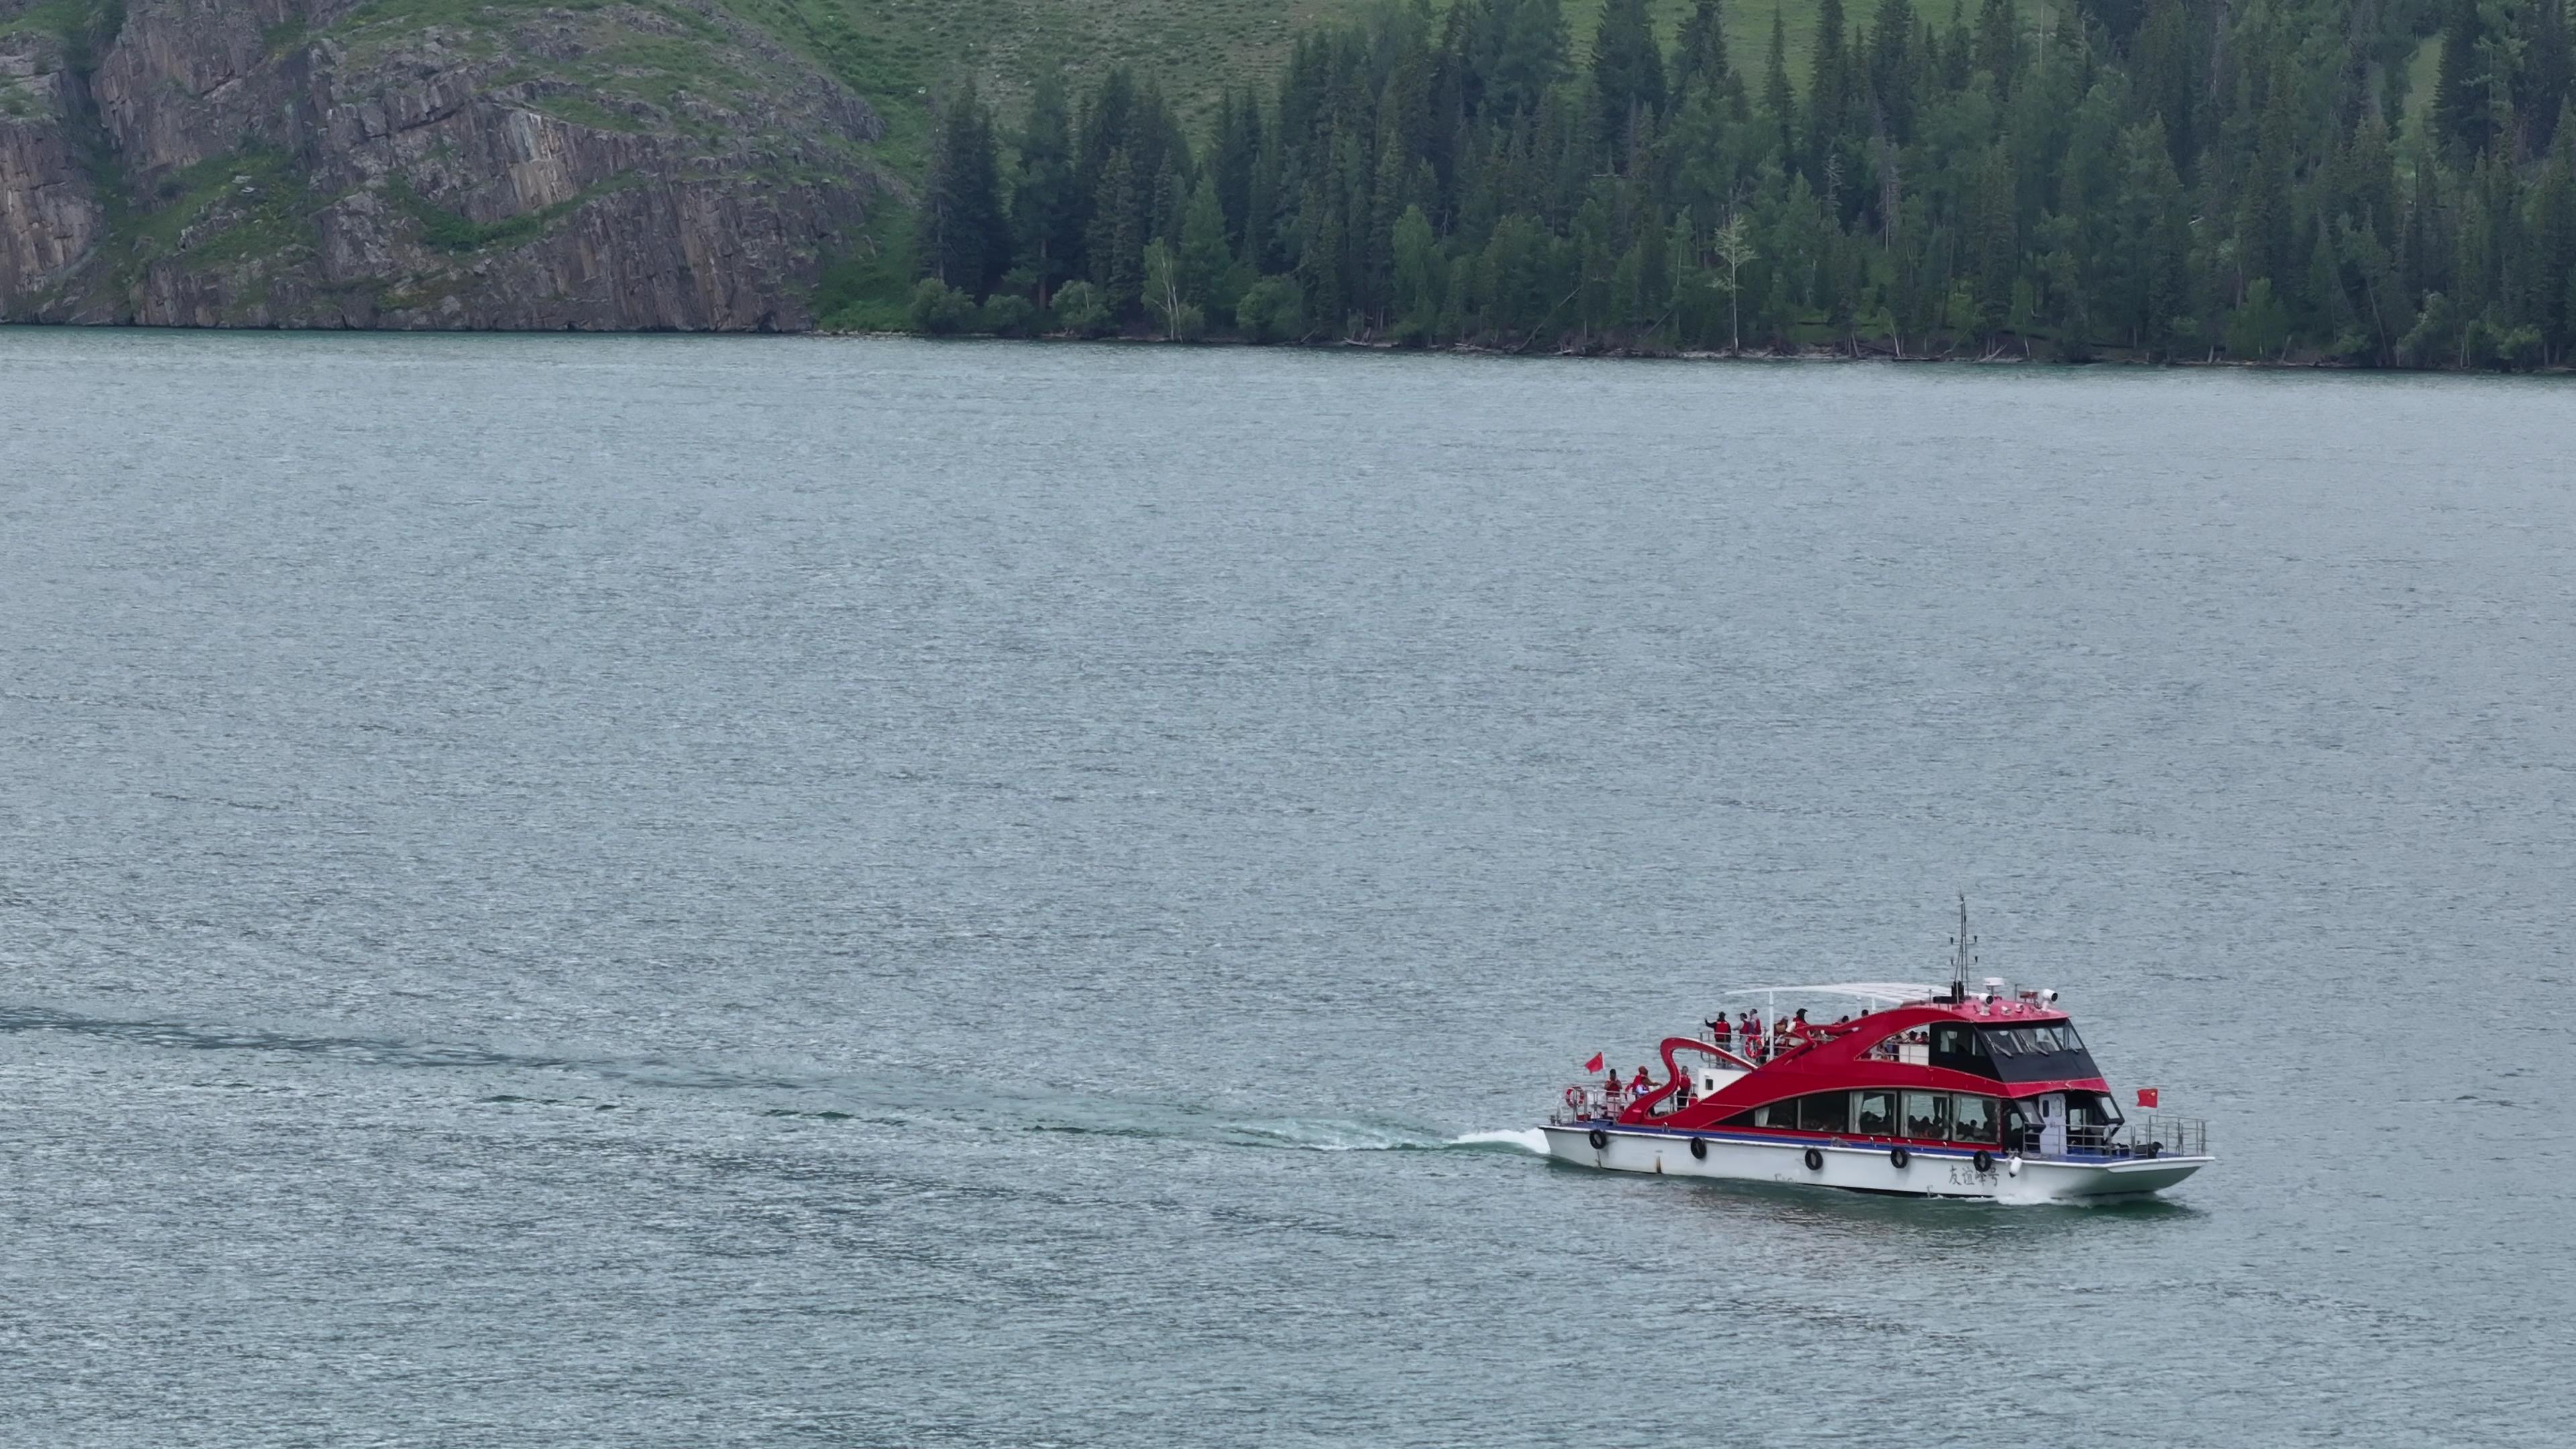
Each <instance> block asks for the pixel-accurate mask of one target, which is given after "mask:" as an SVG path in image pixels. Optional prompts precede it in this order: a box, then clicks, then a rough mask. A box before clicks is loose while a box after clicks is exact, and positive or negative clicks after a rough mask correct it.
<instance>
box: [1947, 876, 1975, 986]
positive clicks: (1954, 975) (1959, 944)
mask: <svg viewBox="0 0 2576 1449" xmlns="http://www.w3.org/2000/svg"><path fill="white" fill-rule="evenodd" d="M1975 944H1977V938H1976V937H1974V936H1971V935H1969V934H1968V893H1967V892H1966V891H1961V892H1960V893H1959V934H1957V935H1955V936H1953V937H1951V938H1950V945H1951V946H1952V947H1953V948H1954V949H1953V950H1952V951H1951V953H1950V1004H1951V1005H1953V1006H1955V1005H1957V1004H1959V1003H1960V1002H1963V1001H1965V1000H1967V999H1968V968H1969V967H1971V966H1974V965H1975V964H1977V958H1976V957H1974V956H1971V955H1969V954H1968V948H1969V947H1971V946H1974V945H1975Z"/></svg>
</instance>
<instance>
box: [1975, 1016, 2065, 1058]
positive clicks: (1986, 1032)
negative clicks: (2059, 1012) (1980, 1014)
mask: <svg viewBox="0 0 2576 1449" xmlns="http://www.w3.org/2000/svg"><path fill="white" fill-rule="evenodd" d="M1978 1035H1980V1036H1982V1037H1984V1038H1985V1040H1986V1051H1987V1053H1988V1054H1989V1055H1992V1056H1998V1057H2016V1056H2018V1057H2035V1056H2044V1055H2046V1054H2048V1053H2051V1052H2080V1051H2082V1050H2084V1038H2082V1037H2080V1036H2077V1035H2076V1034H2075V1026H2074V1024H2073V1023H2071V1022H2052V1023H2050V1024H2048V1025H2046V1026H1990V1027H1986V1028H1984V1029H1983V1030H1981V1031H1980V1032H1979V1033H1978Z"/></svg>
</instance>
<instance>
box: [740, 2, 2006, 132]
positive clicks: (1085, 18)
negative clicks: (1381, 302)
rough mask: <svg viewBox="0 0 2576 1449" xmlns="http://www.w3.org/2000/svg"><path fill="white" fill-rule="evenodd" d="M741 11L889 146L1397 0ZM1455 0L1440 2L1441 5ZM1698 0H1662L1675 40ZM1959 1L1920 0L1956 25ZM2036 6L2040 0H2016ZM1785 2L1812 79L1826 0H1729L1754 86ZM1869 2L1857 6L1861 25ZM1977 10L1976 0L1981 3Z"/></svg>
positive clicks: (1244, 64) (1269, 41) (1580, 8)
mask: <svg viewBox="0 0 2576 1449" xmlns="http://www.w3.org/2000/svg"><path fill="white" fill-rule="evenodd" d="M725 3H726V4H727V6H728V7H729V8H730V9H732V10H733V11H734V12H735V13H736V14H739V15H742V16H744V17H745V18H747V19H751V20H754V21H757V22H758V23H759V24H761V25H762V26H763V27H764V28H766V29H767V30H769V31H770V32H771V33H772V34H774V35H776V36H778V37H779V38H781V39H782V40H784V41H786V42H787V43H788V44H790V45H792V46H795V47H797V48H799V49H801V50H803V51H805V52H806V53H808V54H810V55H812V56H814V57H815V58H816V59H818V60H820V61H822V62H824V63H825V64H826V65H828V66H830V67H831V68H832V69H833V70H834V71H835V72H836V73H837V74H839V75H840V76H841V78H842V79H843V80H845V81H847V82H849V83H850V85H851V86H852V87H854V88H855V89H857V90H858V91H859V92H860V93H861V94H863V95H865V96H866V97H867V98H868V100H869V101H870V102H871V103H872V104H874V105H876V106H877V107H878V108H879V109H880V110H882V111H883V112H884V113H885V115H886V117H887V119H888V120H889V121H890V122H891V123H893V126H894V135H893V136H892V137H890V138H889V139H890V141H891V142H892V143H893V144H892V149H891V157H892V159H894V160H895V161H896V162H897V163H898V164H900V163H901V162H902V161H903V160H905V159H907V143H910V144H917V138H918V136H919V134H920V121H921V117H922V114H923V105H924V102H925V101H926V100H927V98H928V94H929V92H930V91H931V89H933V88H934V87H938V86H944V85H948V84H953V83H954V82H956V81H957V80H959V79H960V78H964V77H971V78H972V79H973V80H974V82H975V84H976V87H977V89H978V90H980V91H981V92H982V93H983V94H984V96H985V98H986V99H988V100H991V101H994V102H996V103H998V106H999V109H1000V111H1001V113H1002V114H1003V116H1004V117H1005V118H1006V119H1007V118H1010V117H1011V116H1013V115H1014V113H1015V112H1016V110H1017V108H1018V104H1019V102H1020V100H1021V98H1022V97H1023V96H1025V95H1026V94H1027V91H1028V85H1029V81H1030V79H1031V78H1032V77H1034V76H1035V75H1036V74H1038V72H1039V71H1040V70H1041V69H1043V68H1044V67H1045V66H1047V65H1049V64H1051V63H1052V64H1056V65H1061V66H1062V67H1063V68H1064V70H1065V72H1066V74H1067V75H1068V76H1069V77H1071V78H1073V79H1074V80H1075V81H1076V82H1077V88H1078V84H1079V82H1080V80H1081V79H1082V78H1084V77H1087V76H1092V75H1097V74H1099V73H1100V72H1102V71H1104V70H1107V69H1108V68H1110V67H1111V66H1116V65H1127V66H1132V67H1134V68H1135V69H1136V70H1137V71H1139V72H1140V73H1143V74H1145V75H1149V76H1152V77H1154V78H1155V79H1157V80H1159V81H1160V82H1161V83H1162V85H1163V87H1164V89H1165V91H1166V92H1168V93H1169V94H1170V95H1171V97H1172V98H1173V100H1174V102H1175V103H1176V104H1177V105H1178V106H1179V108H1180V109H1181V111H1182V113H1183V114H1184V115H1189V116H1197V115H1203V114H1205V113H1206V112H1207V111H1209V110H1210V109H1212V108H1213V107H1214V105H1215V103H1216V99H1217V97H1218V96H1219V95H1220V94H1222V93H1223V92H1224V91H1225V90H1226V89H1227V88H1228V87H1243V86H1260V87H1263V88H1266V87H1267V85H1268V83H1269V82H1270V80H1271V78H1272V77H1274V76H1275V75H1276V74H1277V73H1278V70H1279V67H1280V65H1281V64H1282V63H1283V62H1284V61H1285V60H1286V59H1287V56H1288V52H1289V49H1290V47H1291V46H1292V45H1293V44H1294V43H1295V41H1296V38H1297V36H1298V35H1299V34H1301V33H1303V32H1305V31H1308V30H1310V29H1312V28H1313V27H1315V26H1317V25H1320V24H1326V23H1331V22H1335V21H1350V20H1357V19H1360V18H1362V17H1364V16H1366V15H1367V14H1368V13H1369V12H1370V11H1371V10H1372V9H1374V8H1377V7H1379V6H1382V5H1385V4H1387V3H1389V0H725ZM1448 3H1449V0H1432V5H1433V9H1434V10H1443V9H1446V8H1447V5H1448ZM1694 3H1695V0H1654V5H1653V10H1654V13H1655V17H1656V20H1657V22H1658V24H1659V27H1660V29H1661V30H1662V31H1663V35H1664V39H1665V41H1666V42H1667V43H1668V44H1669V43H1670V42H1671V40H1672V39H1673V37H1674V35H1675V34H1676V33H1677V32H1678V31H1679V30H1680V28H1681V23H1682V19H1683V17H1684V16H1686V15H1688V14H1689V13H1690V10H1691V8H1692V6H1693V4H1694ZM1958 3H1960V0H1917V10H1918V12H1919V13H1920V14H1922V15H1923V16H1924V18H1926V19H1928V20H1930V21H1932V22H1933V23H1935V24H1939V25H1947V24H1948V23H1949V20H1950V16H1951V10H1952V7H1953V5H1955V4H1958ZM2019 3H2021V4H2022V6H2023V8H2024V9H2025V10H2029V11H2036V10H2037V9H2038V8H2039V5H2038V0H2019ZM1775 6H1776V9H1777V10H1778V12H1779V14H1780V16H1781V18H1782V21H1783V23H1784V28H1785V30H1786V32H1787V37H1788V51H1789V70H1790V76H1791V78H1792V80H1793V81H1795V82H1797V83H1798V84H1800V85H1804V84H1805V81H1806V72H1807V64H1808V61H1807V57H1808V56H1809V54H1810V53H1811V52H1812V51H1813V49H1814V46H1815V37H1816V11H1817V0H1731V3H1729V4H1728V5H1727V7H1726V19H1727V39H1728V42H1729V44H1730V45H1731V47H1732V49H1733V51H1734V58H1735V64H1736V67H1737V69H1738V70H1740V71H1742V72H1743V73H1744V75H1745V78H1746V80H1747V82H1748V83H1754V84H1758V83H1759V80H1760V76H1761V68H1762V62H1763V56H1764V54H1765V51H1766V49H1767V47H1768V46H1769V44H1770V38H1771V17H1772V14H1773V11H1774V9H1775ZM1871 8H1873V7H1872V6H1871V4H1870V3H1869V0H1860V3H1858V4H1852V3H1847V4H1846V6H1845V10H1846V13H1847V15H1848V16H1849V18H1850V21H1851V23H1852V24H1853V25H1854V26H1855V27H1857V26H1859V25H1861V24H1863V23H1865V22H1866V20H1867V17H1868V12H1869V10H1870V9H1871ZM1971 13H1973V11H1971ZM1600 14H1601V0H1567V3H1566V6H1565V18H1566V27H1567V30H1568V32H1569V33H1570V34H1571V35H1572V37H1573V39H1574V46H1575V49H1576V51H1577V52H1578V53H1579V52H1581V51H1583V50H1584V49H1585V48H1586V47H1588V46H1589V45H1590V43H1591V38H1592V32H1593V29H1594V27H1595V26H1596V25H1597V24H1598V22H1599V19H1600Z"/></svg>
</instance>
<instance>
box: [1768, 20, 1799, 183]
mask: <svg viewBox="0 0 2576 1449" xmlns="http://www.w3.org/2000/svg"><path fill="white" fill-rule="evenodd" d="M1762 113H1763V114H1764V115H1765V116H1767V117H1769V118H1770V119H1771V122H1772V123H1773V124H1774V125H1776V126H1778V127H1779V128H1780V160H1781V164H1783V165H1792V164H1795V161H1796V158H1797V154H1798V142H1797V138H1796V136H1795V134H1794V131H1795V128H1796V126H1797V124H1798V103H1797V99H1796V98H1795V97H1794V96H1792V95H1791V94H1790V93H1789V30H1788V27H1787V25H1786V24H1784V23H1783V22H1782V20H1781V18H1780V7H1778V6H1776V5H1775V6H1773V7H1772V9H1771V49H1770V50H1769V51H1768V52H1767V53H1766V54H1765V56H1764V58H1763V62H1762Z"/></svg>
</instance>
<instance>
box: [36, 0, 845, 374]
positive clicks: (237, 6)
mask: <svg viewBox="0 0 2576 1449" xmlns="http://www.w3.org/2000/svg"><path fill="white" fill-rule="evenodd" d="M29 3H30V0H0V317H10V318H20V319H38V320H58V321H94V322H140V323H145V324H157V325H178V326H295V327H314V326H319V327H449V328H600V329H638V328H681V329H693V330H695V329H712V330H756V329H757V330H773V329H774V330H792V329H798V328H803V327H807V326H810V325H812V322H813V318H812V317H811V315H810V312H809V308H808V305H807V302H806V297H807V295H808V292H809V290H810V287H811V284H812V282H813V280H814V276H815V273H816V271H817V269H818V267H819V265H820V262H821V259H822V257H823V256H824V255H825V254H826V253H827V252H829V251H830V250H832V249H833V248H834V247H836V246H837V245H839V244H841V243H842V242H843V241H845V240H846V239H847V238H848V237H849V235H850V233H851V231H852V229H853V228H854V227H855V226H856V225H857V223H858V222H859V221H861V220H862V219H863V216H864V213H865V209H866V206H867V204H868V201H869V197H870V195H871V192H872V190H873V189H874V188H875V186H876V185H877V184H878V182H877V176H878V174H879V173H878V172H877V171H876V168H875V167H874V165H873V163H872V161H871V159H870V155H869V149H868V145H869V143H870V142H872V141H874V140H875V139H876V138H877V136H878V134H879V132H880V129H881V128H880V126H879V123H878V120H877V118H876V116H875V115H874V114H873V113H872V112H871V111H869V109H868V108H867V107H866V106H865V105H864V104H863V103H862V102H860V101H859V100H858V98H857V97H855V96H853V95H852V94H850V93H849V91H847V90H846V89H845V88H843V87H842V86H841V85H839V84H838V83H837V82H836V81H834V80H832V79H831V78H829V77H828V76H826V75H825V74H823V73H822V72H821V71H820V70H819V69H817V68H816V67H814V66H812V65H811V64H809V63H807V62H805V61H804V60H802V59H801V58H799V57H797V56H795V55H794V54H792V53H791V52H789V51H788V50H786V49H785V48H783V47H782V46H780V45H779V44H777V43H776V42H775V41H774V40H772V39H771V38H770V37H768V36H767V35H765V34H764V33H762V32H760V31H758V30H756V29H753V28H751V27H749V26H747V25H745V24H743V23H742V22H741V21H739V20H737V19H736V18H734V17H732V16H731V15H729V14H728V13H726V12H725V11H723V10H721V9H718V8H715V7H714V5H713V4H712V3H711V0H676V3H675V0H653V3H649V4H648V3H644V0H635V3H611V4H606V5H599V6H596V8H590V9H580V8H563V9H556V8H543V7H541V6H540V5H539V4H532V3H522V4H511V3H507V0H494V3H490V4H486V5H482V6H467V7H463V8H462V10H461V11H460V7H458V6H456V5H455V4H453V3H452V0H451V3H441V0H128V3H127V5H126V6H125V8H124V10H123V12H122V23H121V24H118V23H117V22H116V19H115V15H116V12H114V11H113V10H109V9H107V8H105V6H104V5H103V4H102V7H101V10H100V11H99V13H98V14H96V15H93V16H91V17H89V19H88V20H87V21H86V22H85V25H86V28H85V29H73V30H67V31H47V30H44V29H41V28H34V27H31V26H30V25H28V24H27V23H26V22H25V20H21V21H20V23H19V25H18V28H16V29H9V28H8V27H9V25H10V21H11V11H12V10H13V9H15V10H17V11H19V12H20V13H21V14H22V15H27V14H29V13H30V12H29V11H28V6H29ZM54 13H55V14H56V15H59V14H60V3H59V0H57V5H56V8H55V11H54ZM460 14H462V15H463V16H464V17H465V18H463V19H459V18H458V16H459V15H460ZM426 16H438V17H440V18H441V21H440V23H437V24H431V23H426V21H425V20H424V19H423V18H422V17H426ZM90 57H95V59H94V63H91V62H90V61H89V58H90Z"/></svg>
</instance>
